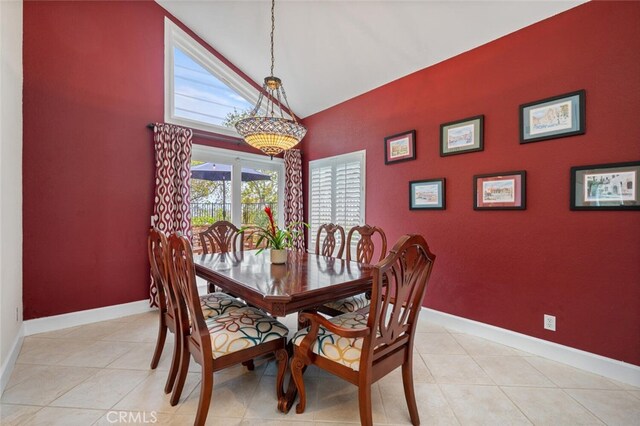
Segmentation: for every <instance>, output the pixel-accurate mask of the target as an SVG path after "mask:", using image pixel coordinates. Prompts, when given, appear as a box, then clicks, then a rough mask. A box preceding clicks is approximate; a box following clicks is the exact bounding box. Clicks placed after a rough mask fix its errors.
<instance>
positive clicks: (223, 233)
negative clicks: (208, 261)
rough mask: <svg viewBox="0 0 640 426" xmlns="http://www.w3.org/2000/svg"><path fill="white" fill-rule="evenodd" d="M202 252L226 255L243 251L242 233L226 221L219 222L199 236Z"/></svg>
mask: <svg viewBox="0 0 640 426" xmlns="http://www.w3.org/2000/svg"><path fill="white" fill-rule="evenodd" d="M199 237H200V244H201V245H202V252H203V253H204V254H209V253H228V252H234V251H238V250H239V251H242V250H244V233H243V232H240V230H239V229H238V227H236V226H235V225H234V224H233V223H231V222H228V221H226V220H221V221H218V222H216V223H214V224H213V225H211V226H210V227H208V228H207V229H206V230H205V231H203V232H201V233H200V234H199Z"/></svg>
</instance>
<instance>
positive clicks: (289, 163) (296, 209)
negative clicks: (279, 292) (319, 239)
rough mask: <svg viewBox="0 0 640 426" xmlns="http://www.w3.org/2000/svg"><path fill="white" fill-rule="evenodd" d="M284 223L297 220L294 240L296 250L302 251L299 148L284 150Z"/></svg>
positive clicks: (301, 197) (300, 159)
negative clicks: (296, 231)
mask: <svg viewBox="0 0 640 426" xmlns="http://www.w3.org/2000/svg"><path fill="white" fill-rule="evenodd" d="M284 172H285V179H284V183H285V186H284V224H285V225H288V224H290V223H292V222H298V225H297V228H298V229H299V230H300V233H299V237H298V238H297V239H296V241H295V242H294V248H295V249H296V250H300V251H303V250H304V248H305V244H304V225H302V224H301V223H302V222H303V221H304V210H303V207H304V206H303V204H302V203H303V201H302V200H303V196H302V153H301V152H300V150H299V149H288V150H286V151H285V152H284Z"/></svg>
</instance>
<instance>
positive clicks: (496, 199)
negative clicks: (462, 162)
mask: <svg viewBox="0 0 640 426" xmlns="http://www.w3.org/2000/svg"><path fill="white" fill-rule="evenodd" d="M526 178H527V172H526V171H524V170H519V171H515V172H503V173H491V174H483V175H475V176H474V177H473V209H474V210H525V209H526V206H527V205H526Z"/></svg>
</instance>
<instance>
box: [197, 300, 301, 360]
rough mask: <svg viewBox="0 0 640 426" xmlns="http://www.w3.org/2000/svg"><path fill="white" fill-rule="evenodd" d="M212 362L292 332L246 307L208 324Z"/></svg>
mask: <svg viewBox="0 0 640 426" xmlns="http://www.w3.org/2000/svg"><path fill="white" fill-rule="evenodd" d="M205 324H206V326H207V328H208V329H209V336H210V337H211V352H212V354H213V358H214V359H215V358H219V357H221V356H224V355H228V354H230V353H232V352H236V351H241V350H243V349H248V348H250V347H253V346H258V345H260V344H262V343H266V342H269V341H271V340H275V339H279V338H282V337H286V336H287V334H288V333H289V329H288V328H287V327H285V326H284V325H283V324H282V323H281V322H279V321H278V320H276V319H275V318H273V317H270V316H269V315H267V314H265V313H263V312H262V311H260V310H259V309H256V308H252V307H244V308H240V309H234V310H231V311H229V312H227V313H225V314H222V315H218V316H216V317H213V318H209V319H208V320H206V321H205Z"/></svg>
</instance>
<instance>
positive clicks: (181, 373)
mask: <svg viewBox="0 0 640 426" xmlns="http://www.w3.org/2000/svg"><path fill="white" fill-rule="evenodd" d="M180 341H181V342H180V343H181V348H180V365H179V366H178V377H177V378H176V383H175V385H174V386H173V393H172V394H171V399H170V400H169V403H170V404H171V405H172V406H174V405H176V404H177V403H178V401H180V395H181V394H182V389H183V388H184V382H185V381H186V380H187V371H188V370H189V362H190V361H191V353H190V352H189V348H188V347H187V344H186V339H183V338H182V337H180Z"/></svg>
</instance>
